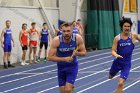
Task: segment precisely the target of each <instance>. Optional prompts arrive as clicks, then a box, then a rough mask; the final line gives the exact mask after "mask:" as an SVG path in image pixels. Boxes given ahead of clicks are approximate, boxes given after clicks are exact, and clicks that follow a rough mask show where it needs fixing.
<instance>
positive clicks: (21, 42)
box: [19, 31, 22, 46]
mask: <svg viewBox="0 0 140 93" xmlns="http://www.w3.org/2000/svg"><path fill="white" fill-rule="evenodd" d="M21 35H22V31H20V33H19V42H20V45H21V46H22V41H21Z"/></svg>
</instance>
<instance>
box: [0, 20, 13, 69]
mask: <svg viewBox="0 0 140 93" xmlns="http://www.w3.org/2000/svg"><path fill="white" fill-rule="evenodd" d="M10 26H11V21H10V20H6V28H4V29H3V30H2V33H1V46H2V48H3V51H4V55H3V63H4V68H5V69H7V68H8V67H14V66H13V65H11V61H10V57H11V50H12V43H11V41H12V42H13V47H14V39H13V36H12V30H11V28H10ZM3 39H4V40H3ZM7 61H8V65H7Z"/></svg>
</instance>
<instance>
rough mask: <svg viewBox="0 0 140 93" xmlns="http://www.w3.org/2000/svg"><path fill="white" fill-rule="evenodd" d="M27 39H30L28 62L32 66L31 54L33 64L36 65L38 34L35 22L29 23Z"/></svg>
mask: <svg viewBox="0 0 140 93" xmlns="http://www.w3.org/2000/svg"><path fill="white" fill-rule="evenodd" d="M29 39H30V44H29V47H30V49H29V62H30V64H32V60H31V54H32V52H33V59H34V63H37V61H36V51H37V46H38V44H39V32H38V31H37V30H36V23H35V22H32V23H31V29H30V30H29Z"/></svg>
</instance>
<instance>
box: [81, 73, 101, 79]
mask: <svg viewBox="0 0 140 93" xmlns="http://www.w3.org/2000/svg"><path fill="white" fill-rule="evenodd" d="M100 73H101V72H100ZM94 74H95V73H94ZM90 76H92V75H90ZM81 79H83V77H82V78H81Z"/></svg>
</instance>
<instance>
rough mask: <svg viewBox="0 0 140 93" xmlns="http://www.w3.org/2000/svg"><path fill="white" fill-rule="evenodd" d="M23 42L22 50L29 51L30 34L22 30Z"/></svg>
mask: <svg viewBox="0 0 140 93" xmlns="http://www.w3.org/2000/svg"><path fill="white" fill-rule="evenodd" d="M21 42H22V44H23V46H22V50H27V49H28V47H27V46H28V32H27V31H23V30H22V35H21Z"/></svg>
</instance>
